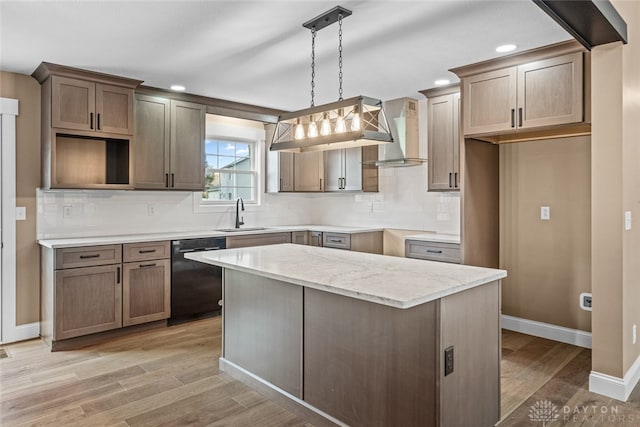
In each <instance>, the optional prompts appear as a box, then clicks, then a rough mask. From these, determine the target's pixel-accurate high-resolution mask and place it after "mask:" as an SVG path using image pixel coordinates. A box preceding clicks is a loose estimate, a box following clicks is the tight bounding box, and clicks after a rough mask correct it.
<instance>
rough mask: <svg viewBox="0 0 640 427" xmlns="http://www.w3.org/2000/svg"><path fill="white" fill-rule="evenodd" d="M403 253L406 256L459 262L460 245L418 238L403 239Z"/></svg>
mask: <svg viewBox="0 0 640 427" xmlns="http://www.w3.org/2000/svg"><path fill="white" fill-rule="evenodd" d="M404 253H405V257H407V258H417V259H426V260H430V261H442V262H451V263H456V264H460V261H461V260H460V245H459V244H456V243H435V242H423V241H419V240H405V242H404Z"/></svg>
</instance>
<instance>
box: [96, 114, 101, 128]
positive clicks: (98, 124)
mask: <svg viewBox="0 0 640 427" xmlns="http://www.w3.org/2000/svg"><path fill="white" fill-rule="evenodd" d="M96 122H97V126H96V127H97V128H98V130H100V113H98V119H97V120H96Z"/></svg>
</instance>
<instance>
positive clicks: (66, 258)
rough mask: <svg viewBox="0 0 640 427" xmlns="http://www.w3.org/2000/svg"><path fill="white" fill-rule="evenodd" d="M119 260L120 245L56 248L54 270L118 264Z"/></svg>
mask: <svg viewBox="0 0 640 427" xmlns="http://www.w3.org/2000/svg"><path fill="white" fill-rule="evenodd" d="M121 261H122V245H103V246H86V247H81V248H62V249H56V270H61V269H66V268H77V267H91V266H95V265H109V264H119V263H120V262H121Z"/></svg>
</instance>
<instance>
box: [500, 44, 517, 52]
mask: <svg viewBox="0 0 640 427" xmlns="http://www.w3.org/2000/svg"><path fill="white" fill-rule="evenodd" d="M517 47H518V46H516V45H515V44H503V45H502V46H498V47H497V48H496V52H498V53H505V52H511V51H512V50H515V49H516V48H517Z"/></svg>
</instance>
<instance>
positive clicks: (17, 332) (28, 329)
mask: <svg viewBox="0 0 640 427" xmlns="http://www.w3.org/2000/svg"><path fill="white" fill-rule="evenodd" d="M5 335H6V336H4V335H3V337H2V342H0V344H9V343H12V342H18V341H25V340H31V339H34V338H38V337H40V323H38V322H35V323H27V324H25V325H17V326H15V327H7V328H5Z"/></svg>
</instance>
